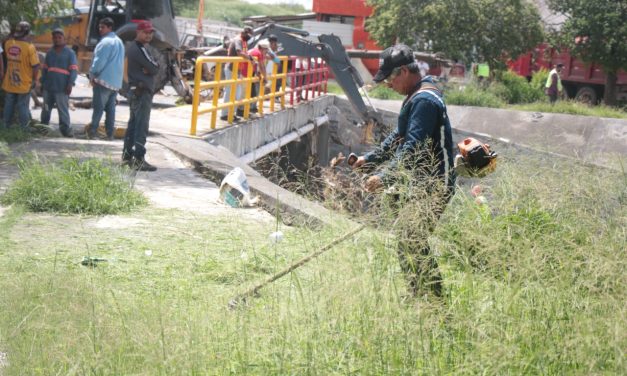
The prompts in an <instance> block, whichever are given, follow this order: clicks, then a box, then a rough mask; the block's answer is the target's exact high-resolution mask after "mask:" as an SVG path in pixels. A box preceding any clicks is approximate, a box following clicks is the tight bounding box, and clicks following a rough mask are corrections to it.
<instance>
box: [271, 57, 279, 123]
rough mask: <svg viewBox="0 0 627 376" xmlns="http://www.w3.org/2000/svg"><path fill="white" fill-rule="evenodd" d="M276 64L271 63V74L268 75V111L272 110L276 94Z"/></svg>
mask: <svg viewBox="0 0 627 376" xmlns="http://www.w3.org/2000/svg"><path fill="white" fill-rule="evenodd" d="M278 68H279V66H278V64H272V75H271V76H270V112H274V101H275V99H274V97H275V96H276V75H277V72H278Z"/></svg>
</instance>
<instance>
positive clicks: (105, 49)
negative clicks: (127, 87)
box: [89, 32, 124, 90]
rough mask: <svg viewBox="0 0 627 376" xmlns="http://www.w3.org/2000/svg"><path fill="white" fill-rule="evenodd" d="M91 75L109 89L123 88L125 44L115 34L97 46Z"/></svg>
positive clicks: (110, 34) (107, 35)
mask: <svg viewBox="0 0 627 376" xmlns="http://www.w3.org/2000/svg"><path fill="white" fill-rule="evenodd" d="M89 75H90V77H92V78H93V79H94V81H95V82H96V83H97V84H99V85H102V86H104V87H106V88H107V89H111V90H120V88H121V87H122V80H123V78H124V77H123V76H124V44H122V40H121V39H120V38H118V36H117V35H115V33H114V32H110V33H108V34H106V35H104V36H103V37H102V39H101V40H100V42H98V44H97V45H96V49H95V50H94V60H93V61H92V63H91V68H90V69H89Z"/></svg>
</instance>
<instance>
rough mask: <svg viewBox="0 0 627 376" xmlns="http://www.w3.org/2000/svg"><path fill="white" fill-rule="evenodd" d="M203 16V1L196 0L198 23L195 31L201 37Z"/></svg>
mask: <svg viewBox="0 0 627 376" xmlns="http://www.w3.org/2000/svg"><path fill="white" fill-rule="evenodd" d="M204 16H205V0H198V23H197V24H196V31H197V32H198V34H200V36H201V38H202V36H203V32H202V18H203V17H204Z"/></svg>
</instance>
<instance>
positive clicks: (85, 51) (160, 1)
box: [33, 0, 191, 99]
mask: <svg viewBox="0 0 627 376" xmlns="http://www.w3.org/2000/svg"><path fill="white" fill-rule="evenodd" d="M105 17H109V18H111V19H113V22H114V28H113V30H114V32H115V33H116V34H117V35H118V36H119V37H120V38H121V39H122V41H124V42H125V43H128V42H130V41H132V40H133V39H135V30H136V29H137V23H138V22H139V21H141V20H150V21H151V22H152V24H153V26H154V28H155V29H156V31H155V36H154V38H153V41H152V42H151V45H150V49H151V54H152V55H153V56H154V57H155V58H156V59H157V60H158V61H159V63H160V64H159V65H160V67H161V71H160V72H159V74H158V75H157V77H156V78H155V83H156V85H155V90H156V91H159V90H161V89H162V88H163V87H164V86H165V85H166V84H168V83H170V84H171V85H172V87H173V88H174V89H175V90H176V92H177V94H178V95H180V96H181V97H183V98H185V99H188V98H191V90H190V88H189V86H188V85H187V83H186V82H185V81H184V80H183V77H182V76H181V70H180V68H179V64H178V61H179V59H180V54H181V49H180V46H179V38H178V33H177V31H176V26H175V23H174V8H173V6H172V1H171V0H74V1H72V7H71V9H67V10H66V11H65V13H62V14H59V15H56V16H53V17H48V18H44V19H41V20H38V21H37V22H36V23H35V24H36V30H37V33H36V36H35V38H34V39H33V44H34V45H35V47H36V48H37V50H38V51H40V52H44V53H45V52H46V51H48V50H49V49H50V47H51V46H52V36H51V33H50V31H52V30H53V29H54V28H57V27H60V28H62V29H63V30H64V33H65V38H66V41H67V45H68V46H69V47H71V48H72V49H73V50H74V51H75V52H76V55H77V58H78V69H79V72H81V73H85V74H86V73H88V72H89V67H90V66H91V61H92V58H93V51H94V48H95V47H96V44H98V41H99V39H100V34H99V32H98V22H99V21H100V20H101V19H103V18H105ZM122 94H123V92H122Z"/></svg>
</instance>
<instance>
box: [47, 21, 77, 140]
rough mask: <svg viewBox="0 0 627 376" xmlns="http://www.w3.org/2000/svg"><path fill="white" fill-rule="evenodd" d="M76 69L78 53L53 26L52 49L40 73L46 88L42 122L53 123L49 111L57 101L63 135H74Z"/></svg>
mask: <svg viewBox="0 0 627 376" xmlns="http://www.w3.org/2000/svg"><path fill="white" fill-rule="evenodd" d="M77 70H78V65H77V62H76V53H74V51H73V50H72V49H71V48H69V47H67V46H66V45H65V34H63V30H62V29H54V30H53V31H52V48H51V49H50V51H48V53H47V54H46V60H45V63H44V66H43V68H42V74H41V86H42V88H43V91H44V94H43V97H44V106H43V109H42V110H41V122H42V123H43V124H48V123H49V122H50V114H51V113H52V108H53V107H54V105H55V104H56V105H57V113H58V114H59V130H60V131H61V134H62V135H63V136H64V137H73V133H72V127H71V125H70V111H69V101H70V94H72V87H73V86H74V83H75V82H76V76H77Z"/></svg>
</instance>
